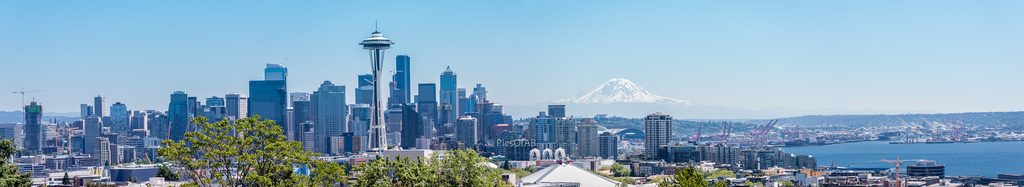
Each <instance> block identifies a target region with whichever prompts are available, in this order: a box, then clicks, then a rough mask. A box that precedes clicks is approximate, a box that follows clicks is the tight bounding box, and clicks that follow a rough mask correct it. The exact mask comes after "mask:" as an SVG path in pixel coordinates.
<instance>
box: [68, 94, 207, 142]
mask: <svg viewBox="0 0 1024 187" xmlns="http://www.w3.org/2000/svg"><path fill="white" fill-rule="evenodd" d="M188 106H189V104H188V94H185V92H182V91H176V92H174V93H173V94H171V103H170V104H168V106H167V117H168V119H169V120H168V122H169V125H168V126H169V127H170V129H163V130H165V131H166V132H167V133H169V135H166V136H165V137H167V138H170V139H171V140H174V141H181V140H184V139H185V132H186V130H188V125H189V118H190V117H189V116H190V115H191V114H189V113H188V111H189V109H188ZM86 140H89V139H86Z"/></svg>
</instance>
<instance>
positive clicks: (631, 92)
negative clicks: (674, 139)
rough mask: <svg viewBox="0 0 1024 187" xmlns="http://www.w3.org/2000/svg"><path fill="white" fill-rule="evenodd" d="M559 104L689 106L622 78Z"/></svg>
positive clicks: (614, 79) (682, 101)
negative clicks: (657, 104)
mask: <svg viewBox="0 0 1024 187" xmlns="http://www.w3.org/2000/svg"><path fill="white" fill-rule="evenodd" d="M555 102H559V103H579V104H611V103H661V104H689V102H688V101H685V100H680V99H675V98H670V97H665V96H659V95H654V94H653V93H651V92H650V91H647V90H645V89H644V88H643V87H640V85H637V84H636V83H633V81H629V79H624V78H613V79H611V80H608V82H605V83H604V84H602V85H601V86H599V87H597V89H594V90H593V91H590V93H587V94H584V95H582V96H579V97H576V98H572V99H563V100H558V101H555Z"/></svg>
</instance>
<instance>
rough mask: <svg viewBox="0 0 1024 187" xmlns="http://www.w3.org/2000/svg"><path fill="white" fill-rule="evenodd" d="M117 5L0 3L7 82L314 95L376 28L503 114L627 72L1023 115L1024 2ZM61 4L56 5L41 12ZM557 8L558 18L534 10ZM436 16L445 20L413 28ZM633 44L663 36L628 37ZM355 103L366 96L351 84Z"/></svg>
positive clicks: (748, 102)
mask: <svg viewBox="0 0 1024 187" xmlns="http://www.w3.org/2000/svg"><path fill="white" fill-rule="evenodd" d="M674 3H679V2H674ZM112 4H116V5H112V6H116V9H115V10H111V11H109V12H98V10H103V9H102V8H101V6H102V4H86V5H82V4H75V3H68V4H61V5H51V4H46V3H34V2H13V3H4V4H3V5H0V12H2V13H0V25H3V27H0V28H17V29H0V41H3V42H0V55H2V56H6V57H9V58H8V59H5V60H4V61H5V62H10V63H5V64H6V65H5V66H7V67H6V68H5V69H6V70H8V73H5V74H2V75H0V80H2V81H0V82H4V83H5V84H2V85H0V89H3V90H4V91H8V92H10V91H16V90H20V89H22V88H24V89H25V90H40V91H41V92H35V93H29V94H26V95H27V96H26V100H31V98H36V99H35V100H36V101H38V102H39V103H40V104H42V105H44V106H46V108H47V112H62V113H76V112H77V111H78V110H79V108H78V106H77V105H78V104H83V103H91V101H92V100H90V99H92V97H94V96H96V95H102V96H104V97H106V98H107V100H106V103H116V102H121V103H124V104H126V105H127V107H128V108H129V109H132V110H135V109H157V110H163V109H166V108H167V103H168V100H167V95H168V94H171V93H173V92H174V91H178V90H181V91H185V92H186V93H188V94H189V95H190V96H197V97H200V98H205V97H209V96H223V95H224V94H227V93H247V92H248V90H247V84H246V83H247V81H249V80H259V79H261V78H262V76H261V75H260V72H261V71H260V70H261V69H262V68H263V66H264V64H266V63H275V64H282V65H285V66H287V67H288V68H289V69H291V70H292V72H291V74H290V76H289V81H288V86H289V87H288V90H289V92H312V91H315V90H316V87H317V86H319V84H320V83H322V82H323V81H325V80H328V81H332V82H335V83H336V84H338V85H345V86H347V89H349V90H347V91H353V89H354V88H356V87H357V86H354V85H356V84H355V83H356V80H355V77H356V76H357V75H362V74H367V73H370V72H369V71H367V69H368V68H367V67H368V65H366V63H365V62H366V60H365V59H366V55H365V52H364V51H362V50H359V49H358V48H357V47H358V46H357V45H356V44H355V42H353V41H358V40H360V39H362V38H364V37H365V33H367V32H369V31H370V30H371V29H372V27H373V25H372V23H373V20H379V21H380V23H381V30H382V31H383V32H386V33H388V35H389V37H391V38H394V39H395V40H397V41H401V42H400V43H399V44H398V45H397V46H396V47H395V48H393V49H391V51H393V52H391V53H388V55H387V56H386V57H385V58H384V59H385V63H384V64H385V67H384V69H385V71H386V72H385V73H384V74H385V75H390V74H391V73H393V71H394V69H395V66H394V65H395V56H396V55H402V54H407V55H409V56H410V57H411V66H412V67H411V72H412V73H411V82H410V83H409V84H410V85H415V84H419V83H439V82H440V81H439V79H438V78H439V77H438V76H439V75H441V73H442V72H443V71H444V70H445V68H446V67H448V66H451V68H452V70H453V71H454V72H455V73H457V74H459V75H460V76H459V78H461V79H462V80H460V81H459V82H461V84H460V86H459V87H460V88H470V87H472V86H471V85H474V84H476V83H483V84H484V85H485V86H487V87H488V88H489V90H490V93H491V94H490V96H489V97H490V98H493V99H492V100H498V101H501V102H502V103H503V104H505V105H506V106H515V105H538V106H542V105H539V104H547V103H549V102H551V101H554V100H559V99H566V98H571V97H573V96H575V95H578V94H579V93H582V92H586V91H589V90H590V89H592V88H593V87H595V86H597V85H599V84H600V83H601V82H604V81H605V80H608V79H609V78H613V77H624V78H627V79H630V80H634V81H636V82H637V83H639V84H641V85H643V86H645V87H647V88H648V89H649V90H651V91H652V92H654V93H656V94H659V95H664V96H668V97H673V98H679V99H684V100H689V101H692V102H693V103H694V104H695V105H708V106H721V107H734V108H755V109H758V108H760V109H763V108H802V109H822V108H825V109H840V110H850V111H856V110H885V111H892V112H891V113H901V112H936V113H937V112H967V111H1014V110H1022V109H1024V108H1022V107H1021V105H1022V103H1024V98H1020V97H1014V93H1020V92H1022V91H1024V87H1022V86H1020V85H1019V84H1016V81H1015V80H1024V77H1022V76H1024V75H1021V74H1019V73H1015V72H1014V70H1015V69H1020V68H1024V67H1021V64H1020V63H1015V62H1018V61H1020V60H1024V58H1022V55H1019V54H1015V53H1014V51H1019V49H1022V48H1024V47H1022V46H1021V45H1022V43H1024V42H1021V41H1024V37H1021V36H1019V35H1016V34H1014V33H1020V31H1024V26H1020V25H1021V24H1014V23H1019V21H1018V20H1012V19H1011V17H1014V15H1019V14H1021V13H1020V12H1017V11H1013V10H1011V9H1006V8H1005V7H1014V5H1019V4H1020V3H1019V2H1006V1H992V2H981V3H963V4H957V3H943V4H929V3H927V2H923V1H906V2H893V3H882V2H867V3H860V4H856V5H857V6H844V5H848V4H845V3H844V2H834V3H820V2H805V1H787V2H781V3H777V4H776V3H763V4H758V3H752V4H746V5H735V4H729V3H709V2H699V3H696V2H695V3H692V4H699V5H702V7H703V8H707V9H708V10H693V8H692V7H688V6H686V5H688V4H690V3H680V4H671V5H661V6H660V7H659V6H654V5H653V4H644V3H635V4H629V5H627V6H618V7H616V6H613V5H610V4H604V3H600V2H596V3H592V4H578V3H567V2H557V3H553V4H547V3H546V4H544V5H548V6H544V7H539V6H536V5H540V4H532V3H528V2H506V4H498V5H494V4H486V5H485V4H473V3H469V4H462V3H459V4H461V6H456V7H452V8H447V7H445V5H449V4H456V3H452V2H448V3H431V4H428V5H424V6H427V7H419V6H417V5H420V4H416V3H385V5H382V6H388V7H393V8H394V10H393V12H396V13H395V14H389V15H375V16H366V15H360V14H361V13H363V11H365V10H359V9H356V8H354V7H360V6H359V5H355V6H351V7H345V6H341V5H339V4H330V3H328V4H327V5H318V6H322V7H313V6H310V5H306V4H275V3H265V4H241V5H239V6H242V8H239V9H236V10H226V9H225V8H227V7H228V6H229V5H238V4H232V3H213V2H211V3H207V4H203V5H202V6H198V7H185V6H179V5H175V4H172V3H167V2H153V3H138V2H136V3H128V2H117V3H112ZM577 4H578V6H580V7H572V6H577ZM76 5H82V6H86V7H89V8H88V9H87V8H82V9H79V8H76ZM787 5H792V6H787ZM872 5H874V6H872ZM65 6H67V7H65ZM164 6H169V7H164ZM279 6H280V7H279ZM953 7H955V8H954V9H951V8H953ZM191 8H194V9H191ZM335 8H336V9H340V11H335V10H334V9H335ZM432 8H433V9H432ZM458 8H469V9H472V8H478V9H479V10H478V9H472V10H471V12H469V13H472V14H479V15H484V16H480V17H479V18H469V17H465V16H463V14H459V13H448V12H450V11H437V12H438V14H429V15H421V14H425V13H434V12H435V11H433V10H444V9H449V10H450V9H458ZM306 9H309V10H308V11H305V10H306ZM179 10H192V11H193V13H195V15H191V16H185V15H179V14H176V13H178V12H179ZM278 10H281V11H283V12H278ZM298 10H304V11H298ZM556 10H557V11H561V12H558V13H557V14H554V15H557V16H551V15H552V13H550V12H549V11H556ZM642 10H643V11H642ZM779 11H781V12H786V13H778V12H779ZM905 11H908V12H905ZM55 12H61V14H54V15H45V14H47V13H55ZM469 13H467V14H469ZM286 14H296V15H286ZM68 15H81V16H72V17H66V16H68ZM125 15H136V16H125ZM808 15H819V16H818V17H816V18H808V17H813V16H808ZM62 16H65V17H62ZM545 16H551V19H538V18H541V17H545ZM888 16H893V17H888ZM1018 17H1019V16H1018ZM300 18H301V19H300ZM431 18H433V19H436V20H438V21H435V22H430V23H429V24H428V23H419V22H422V21H424V20H425V19H431ZM655 18H656V19H655ZM888 18H893V19H888ZM148 19H155V20H161V22H159V23H160V24H155V23H157V22H148V21H147V20H148ZM711 20H715V21H717V22H711ZM224 23H228V24H224ZM501 23H506V24H501ZM175 26H178V27H185V28H175ZM882 26H885V27H882ZM741 28H748V29H741ZM879 28H885V29H879ZM48 31H60V32H48ZM157 35H160V36H164V37H154V36H157ZM263 37H266V38H263ZM636 38H652V39H657V40H658V41H661V42H651V43H644V44H634V43H630V42H629V41H633V40H635V39H636ZM584 39H586V40H584ZM543 42H559V43H558V44H557V45H546V44H544V45H542V43H543ZM952 43H955V44H956V45H950V44H952ZM669 44H672V45H669ZM628 45H649V47H635V46H628ZM140 46H144V47H140ZM465 46H484V47H476V48H469V49H466V48H465ZM908 49H914V50H913V51H908ZM651 54H654V55H651ZM286 59H287V60H286ZM649 66H658V67H664V68H653V69H652V68H649ZM581 72H583V73H581ZM665 75H671V76H665ZM383 77H384V82H391V78H390V76H383ZM508 77H516V79H508ZM411 89H416V88H411ZM524 89H541V90H548V91H546V92H540V93H535V92H524V91H523V90H524ZM409 92H412V93H415V92H416V90H411V91H409ZM353 93H354V92H353ZM385 94H386V92H385ZM346 97H348V98H346V99H347V100H354V94H348V95H347V96H346ZM3 98H5V99H2V100H0V111H13V110H19V109H20V108H22V107H23V106H20V102H21V101H20V97H19V95H16V94H9V95H8V97H3ZM570 107H571V106H570ZM107 109H108V108H105V107H104V108H102V109H101V110H107ZM529 110H533V111H539V110H543V108H529ZM674 115H678V116H680V117H681V118H687V117H688V116H687V114H674ZM524 117H525V116H524ZM634 117H639V116H634Z"/></svg>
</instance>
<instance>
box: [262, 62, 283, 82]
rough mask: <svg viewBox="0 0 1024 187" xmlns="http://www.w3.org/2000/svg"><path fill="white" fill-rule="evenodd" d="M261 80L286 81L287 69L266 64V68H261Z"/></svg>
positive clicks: (277, 65)
mask: <svg viewBox="0 0 1024 187" xmlns="http://www.w3.org/2000/svg"><path fill="white" fill-rule="evenodd" d="M263 79H264V80H268V81H287V80H288V68H286V67H284V66H282V65H281V64H267V67H266V68H263Z"/></svg>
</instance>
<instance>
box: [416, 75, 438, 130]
mask: <svg viewBox="0 0 1024 187" xmlns="http://www.w3.org/2000/svg"><path fill="white" fill-rule="evenodd" d="M417 88H418V89H417V90H418V93H417V94H416V111H417V112H419V115H420V116H423V117H426V118H427V120H430V122H428V123H430V124H434V122H435V121H436V120H437V85H436V84H434V83H420V84H419V85H418V86H417ZM417 138H418V137H417Z"/></svg>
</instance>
